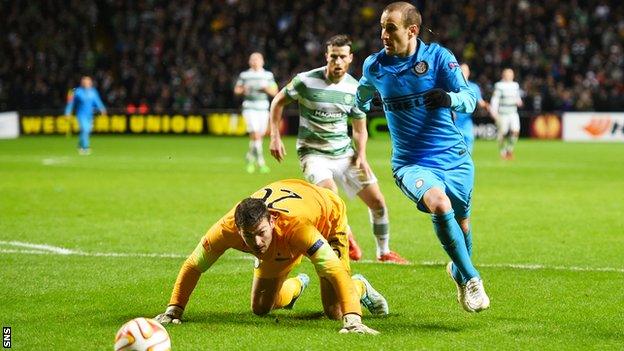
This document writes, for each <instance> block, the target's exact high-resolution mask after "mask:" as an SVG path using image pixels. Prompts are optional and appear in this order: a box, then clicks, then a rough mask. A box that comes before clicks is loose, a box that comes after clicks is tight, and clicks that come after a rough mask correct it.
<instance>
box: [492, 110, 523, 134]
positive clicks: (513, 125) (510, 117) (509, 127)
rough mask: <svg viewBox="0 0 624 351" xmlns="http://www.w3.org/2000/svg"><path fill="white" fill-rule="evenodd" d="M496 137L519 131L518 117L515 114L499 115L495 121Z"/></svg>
mask: <svg viewBox="0 0 624 351" xmlns="http://www.w3.org/2000/svg"><path fill="white" fill-rule="evenodd" d="M496 128H498V135H506V134H507V133H509V132H510V131H511V132H513V133H517V132H519V131H520V116H518V114H517V113H512V114H499V115H498V119H497V120H496Z"/></svg>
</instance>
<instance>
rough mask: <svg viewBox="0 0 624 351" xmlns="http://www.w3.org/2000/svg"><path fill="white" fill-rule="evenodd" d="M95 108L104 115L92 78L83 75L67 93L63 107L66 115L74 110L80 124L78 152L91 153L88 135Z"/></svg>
mask: <svg viewBox="0 0 624 351" xmlns="http://www.w3.org/2000/svg"><path fill="white" fill-rule="evenodd" d="M96 108H97V109H98V111H100V113H101V114H103V115H106V107H104V104H103V103H102V99H100V94H98V92H97V90H95V88H94V87H93V80H91V77H89V76H84V77H82V78H81V79H80V86H79V87H78V88H74V89H72V90H71V91H70V92H69V93H68V94H67V106H66V107H65V115H66V116H69V115H70V114H71V113H72V111H74V110H75V111H76V118H77V119H78V125H79V126H80V138H79V141H78V152H79V153H80V154H81V155H89V154H90V153H91V145H90V142H89V136H90V135H91V130H92V129H93V110H94V109H96Z"/></svg>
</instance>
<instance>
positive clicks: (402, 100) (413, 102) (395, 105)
mask: <svg viewBox="0 0 624 351" xmlns="http://www.w3.org/2000/svg"><path fill="white" fill-rule="evenodd" d="M424 104H425V102H424V97H423V95H422V94H411V95H405V96H399V97H394V98H388V99H383V107H384V110H386V111H402V110H411V109H413V108H415V107H420V106H423V105H424Z"/></svg>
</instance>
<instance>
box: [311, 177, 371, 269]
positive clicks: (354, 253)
mask: <svg viewBox="0 0 624 351" xmlns="http://www.w3.org/2000/svg"><path fill="white" fill-rule="evenodd" d="M316 185H317V186H320V187H322V188H325V189H329V190H331V191H332V192H333V193H334V194H338V185H336V182H334V180H333V179H332V178H327V179H323V180H321V181H320V182H318V183H316ZM347 238H348V239H349V258H350V259H351V260H353V261H359V260H360V259H361V258H362V250H361V249H360V246H359V245H358V243H357V241H355V236H354V235H353V232H352V231H351V226H349V225H347Z"/></svg>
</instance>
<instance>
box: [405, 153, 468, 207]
mask: <svg viewBox="0 0 624 351" xmlns="http://www.w3.org/2000/svg"><path fill="white" fill-rule="evenodd" d="M394 180H395V182H396V184H397V186H398V187H399V188H400V189H401V191H403V193H404V194H405V195H406V196H407V197H408V198H410V199H411V200H412V201H414V202H415V203H416V205H417V206H418V209H419V210H421V211H423V212H426V213H431V211H429V209H428V208H427V207H426V206H425V204H424V203H423V201H422V198H423V196H424V195H425V193H426V192H427V190H429V189H431V188H438V189H441V190H442V191H444V193H445V194H446V196H448V197H449V199H450V200H451V206H452V207H453V211H455V217H456V218H460V219H461V218H468V217H470V204H471V198H472V188H473V186H474V165H473V163H472V160H470V159H469V160H468V161H467V162H464V163H462V164H461V165H459V166H457V167H455V168H453V169H449V170H442V169H439V168H432V167H422V166H418V165H411V166H404V167H401V168H399V169H398V170H396V171H395V173H394Z"/></svg>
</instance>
